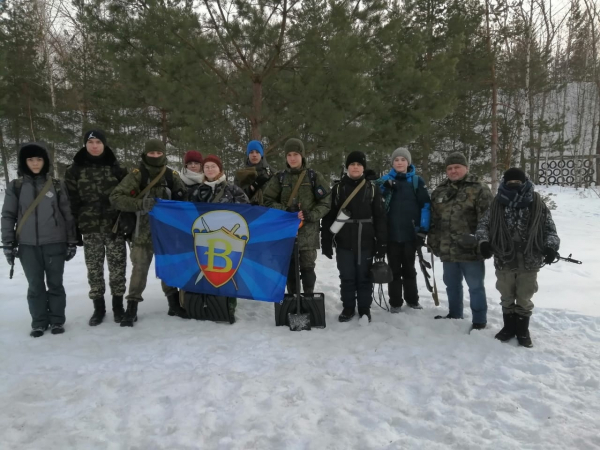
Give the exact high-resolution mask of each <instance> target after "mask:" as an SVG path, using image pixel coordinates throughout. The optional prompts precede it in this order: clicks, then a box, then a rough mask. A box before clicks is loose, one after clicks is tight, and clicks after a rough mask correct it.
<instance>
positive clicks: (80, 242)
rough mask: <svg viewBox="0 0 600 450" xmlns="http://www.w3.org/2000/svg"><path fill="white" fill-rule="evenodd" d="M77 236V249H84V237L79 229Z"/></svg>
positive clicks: (76, 230)
mask: <svg viewBox="0 0 600 450" xmlns="http://www.w3.org/2000/svg"><path fill="white" fill-rule="evenodd" d="M75 235H76V236H77V247H83V235H82V234H81V230H80V229H79V227H77V228H76V229H75Z"/></svg>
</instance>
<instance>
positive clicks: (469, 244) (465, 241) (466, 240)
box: [458, 233, 477, 248]
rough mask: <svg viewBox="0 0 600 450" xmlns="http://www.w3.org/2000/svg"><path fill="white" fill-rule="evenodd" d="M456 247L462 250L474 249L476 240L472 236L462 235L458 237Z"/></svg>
mask: <svg viewBox="0 0 600 450" xmlns="http://www.w3.org/2000/svg"><path fill="white" fill-rule="evenodd" d="M458 245H460V246H461V247H462V248H475V247H477V238H476V237H475V235H473V234H468V233H465V234H462V235H460V236H459V237H458Z"/></svg>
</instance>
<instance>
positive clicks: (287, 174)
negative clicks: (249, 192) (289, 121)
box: [263, 138, 331, 294]
mask: <svg viewBox="0 0 600 450" xmlns="http://www.w3.org/2000/svg"><path fill="white" fill-rule="evenodd" d="M284 151H285V155H286V161H287V169H286V170H285V171H283V172H279V173H278V174H276V175H275V176H273V178H271V180H270V181H269V183H268V184H267V186H266V188H265V190H264V192H263V198H264V204H265V206H267V207H270V208H275V209H281V210H284V211H289V212H295V213H298V218H299V219H300V220H302V221H303V225H302V227H301V228H300V230H299V231H298V249H299V252H300V276H301V279H302V287H303V290H304V292H305V293H307V294H310V293H313V292H314V288H315V282H316V280H317V275H316V274H315V266H316V260H317V249H318V248H319V244H320V243H319V229H320V226H319V225H320V222H321V219H322V218H323V217H324V216H325V214H327V213H328V212H329V209H330V208H331V192H330V190H329V189H328V188H327V183H326V182H325V178H324V177H323V175H321V174H320V173H319V172H316V171H314V170H312V169H308V168H307V167H306V160H305V158H304V144H303V143H302V141H301V140H299V139H295V138H291V139H288V141H287V142H286V143H285V145H284ZM302 173H304V176H303V179H302V184H301V185H300V189H299V190H298V194H297V195H296V198H290V197H291V195H292V191H293V190H294V187H295V186H296V183H297V182H298V179H299V177H300V176H301V174H302ZM295 273H296V268H295V263H294V260H293V259H292V262H291V263H290V269H289V272H288V279H287V288H288V293H290V294H295V293H296V276H295Z"/></svg>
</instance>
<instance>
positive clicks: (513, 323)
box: [496, 314, 533, 348]
mask: <svg viewBox="0 0 600 450" xmlns="http://www.w3.org/2000/svg"><path fill="white" fill-rule="evenodd" d="M502 317H503V318H504V327H503V328H502V329H501V330H500V331H499V332H498V333H497V334H496V339H498V340H499V341H502V342H507V341H510V340H511V339H512V338H514V337H515V336H516V338H517V340H518V341H519V345H520V346H522V347H527V348H531V347H533V343H532V342H531V336H530V335H529V319H530V317H529V316H520V315H518V314H503V316H502Z"/></svg>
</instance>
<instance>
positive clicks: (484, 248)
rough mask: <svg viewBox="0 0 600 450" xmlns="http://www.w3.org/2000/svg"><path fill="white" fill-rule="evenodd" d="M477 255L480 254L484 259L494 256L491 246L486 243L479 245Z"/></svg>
mask: <svg viewBox="0 0 600 450" xmlns="http://www.w3.org/2000/svg"><path fill="white" fill-rule="evenodd" d="M479 253H481V256H483V257H484V258H485V259H488V258H491V257H492V256H494V252H492V246H491V245H490V243H489V242H488V241H482V242H481V243H480V244H479Z"/></svg>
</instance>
